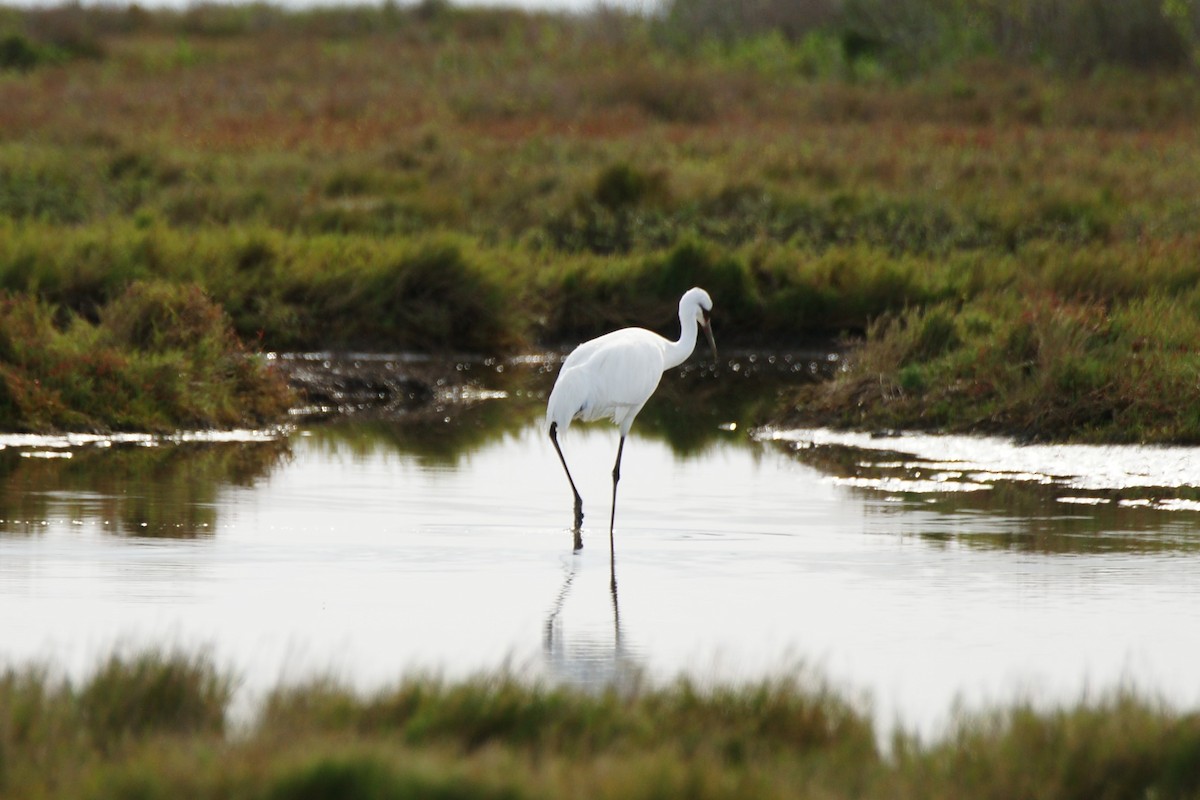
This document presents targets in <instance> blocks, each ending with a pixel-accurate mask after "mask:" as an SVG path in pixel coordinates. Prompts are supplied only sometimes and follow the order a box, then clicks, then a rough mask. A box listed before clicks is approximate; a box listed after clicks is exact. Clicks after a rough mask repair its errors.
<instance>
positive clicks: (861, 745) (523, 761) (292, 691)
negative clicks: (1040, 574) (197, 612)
mask: <svg viewBox="0 0 1200 800" xmlns="http://www.w3.org/2000/svg"><path fill="white" fill-rule="evenodd" d="M232 684H233V681H232V680H231V679H230V677H229V675H228V674H227V673H225V672H223V671H222V670H221V669H219V668H218V667H216V666H215V665H214V664H213V662H212V660H211V658H209V657H208V656H205V655H200V656H189V655H187V654H182V653H171V654H160V653H154V652H151V653H148V654H142V655H133V656H129V657H126V656H118V657H114V658H111V659H108V660H107V661H106V662H105V663H103V664H101V665H100V667H99V669H97V670H96V671H95V672H94V673H93V674H92V675H90V676H89V677H87V678H85V679H84V680H83V681H82V682H81V683H80V684H78V685H76V684H73V683H71V682H68V681H65V680H61V679H56V678H54V677H52V676H51V675H50V674H49V672H48V671H47V670H46V669H38V668H24V669H20V668H11V667H10V668H8V669H6V670H4V671H2V672H0V753H2V754H4V760H3V761H0V793H2V794H3V795H4V796H5V797H43V798H47V799H48V800H51V799H53V798H60V797H62V798H68V797H69V798H76V797H143V798H167V797H247V798H278V799H279V800H285V799H287V800H292V799H298V798H310V797H321V798H332V797H355V798H359V797H361V798H367V797H371V798H375V797H378V798H399V797H446V798H450V797H462V798H468V797H470V798H476V797H482V798H524V797H543V798H556V797H571V798H626V797H697V798H710V799H712V800H718V799H719V798H742V797H757V798H787V797H825V798H850V797H895V798H951V797H954V798H975V797H981V798H984V797H986V798H992V797H994V798H1021V797H1044V798H1093V797H1112V798H1142V797H1192V796H1195V794H1196V792H1197V791H1198V790H1200V769H1197V766H1196V765H1197V764H1198V763H1200V718H1198V717H1197V715H1196V714H1194V713H1188V712H1186V711H1181V710H1175V709H1171V708H1169V707H1167V706H1166V705H1165V704H1163V703H1162V702H1156V701H1155V700H1154V699H1153V698H1146V697H1139V696H1137V695H1135V694H1134V693H1132V692H1131V691H1128V690H1123V691H1116V692H1106V693H1104V694H1102V695H1100V696H1099V697H1097V696H1095V695H1094V694H1091V693H1089V695H1088V696H1085V697H1084V699H1082V700H1080V701H1078V702H1076V703H1074V704H1066V705H1063V706H1060V707H1058V708H1046V707H1041V708H1039V707H1035V706H1034V705H1033V704H1031V703H1029V702H1024V701H1017V702H1014V703H1012V704H1011V705H1009V706H1008V707H1004V708H998V709H996V710H994V711H990V712H983V713H975V714H969V715H968V714H963V715H959V716H958V717H957V719H956V720H955V722H954V723H953V724H952V725H951V726H950V727H949V729H948V730H947V731H946V732H945V733H943V734H941V735H939V736H938V737H937V738H936V739H934V740H932V741H924V740H922V739H920V738H918V737H916V736H913V735H910V734H907V733H904V732H898V733H897V734H896V735H895V736H893V737H892V740H891V745H892V746H891V752H890V753H888V754H883V753H881V752H880V751H879V748H878V747H877V745H876V742H877V741H879V740H880V739H881V738H882V737H881V736H880V732H879V731H878V730H877V726H876V725H875V724H873V723H872V721H871V720H870V717H869V716H868V715H867V714H866V713H865V712H864V711H863V710H862V708H861V705H860V704H859V703H856V702H854V701H852V700H850V699H848V698H847V696H846V695H845V694H842V693H840V692H838V691H835V690H834V689H831V688H829V687H828V685H826V684H825V683H824V682H823V681H821V680H820V679H819V678H818V679H814V678H812V676H810V675H808V674H806V673H803V672H801V673H800V674H799V675H798V676H789V677H783V678H779V679H769V680H763V681H756V682H750V683H745V684H741V685H729V684H725V685H714V686H702V685H698V684H696V683H694V682H690V681H678V682H676V683H674V684H670V685H667V686H663V687H655V686H650V685H642V686H638V687H634V688H633V689H631V690H629V691H622V692H616V691H607V692H583V691H579V690H574V689H569V688H564V687H555V686H546V685H537V684H533V683H529V682H525V681H522V680H519V679H517V678H515V677H513V675H512V674H511V673H504V672H501V673H498V674H492V675H481V676H478V677H475V678H470V679H467V680H461V681H445V680H440V679H436V678H423V677H415V678H413V677H410V678H407V679H404V680H403V681H401V682H400V683H399V684H398V685H397V686H395V687H394V688H390V689H384V690H380V691H378V692H376V693H373V694H369V695H363V694H359V693H356V692H354V691H353V690H351V689H349V688H347V687H346V686H344V685H341V684H338V683H336V682H334V681H332V680H316V681H313V682H310V683H308V684H306V685H300V686H290V687H279V688H277V689H275V690H274V691H273V692H271V693H270V694H269V695H268V697H267V699H266V700H265V702H264V703H263V704H262V707H261V708H260V709H259V713H258V714H257V715H255V717H254V718H253V719H251V720H250V721H249V723H248V724H247V726H246V727H245V728H244V729H239V730H238V731H237V732H236V734H233V735H231V734H230V732H229V731H228V729H227V726H226V724H225V720H226V717H227V714H228V708H229V704H230V701H231V692H230V687H231V685H232Z"/></svg>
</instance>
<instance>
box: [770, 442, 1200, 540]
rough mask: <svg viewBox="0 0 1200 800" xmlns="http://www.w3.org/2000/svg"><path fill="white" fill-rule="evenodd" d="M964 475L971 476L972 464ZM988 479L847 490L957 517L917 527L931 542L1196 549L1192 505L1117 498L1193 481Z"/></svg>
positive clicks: (905, 463)
mask: <svg viewBox="0 0 1200 800" xmlns="http://www.w3.org/2000/svg"><path fill="white" fill-rule="evenodd" d="M788 451H789V452H791V453H792V455H793V456H794V457H795V458H797V459H799V460H800V461H802V462H804V463H805V464H808V465H810V466H812V467H815V468H816V469H818V470H820V471H822V472H824V473H825V474H827V475H832V476H836V477H839V478H852V477H867V478H884V477H896V478H901V479H913V478H916V477H917V474H918V473H921V474H922V475H924V476H925V477H926V478H927V477H928V476H929V475H930V474H932V473H936V472H941V471H943V470H940V469H936V468H930V467H929V465H928V464H927V463H926V462H922V461H920V460H919V459H915V458H913V457H912V456H910V455H908V454H905V453H897V452H888V451H886V450H869V451H867V450H860V449H858V448H855V447H849V446H846V445H821V446H820V447H804V448H798V449H797V448H788ZM874 465H880V466H874ZM998 468H1002V465H998ZM963 479H964V480H969V479H970V474H969V472H968V473H967V474H966V475H964V476H963ZM987 483H988V484H989V485H990V486H991V487H992V488H991V489H987V490H983V491H978V492H954V491H946V492H928V491H922V492H904V491H902V490H890V491H886V492H885V491H882V490H879V489H874V488H861V487H849V488H848V489H847V490H848V491H851V492H855V493H859V494H862V495H864V496H866V497H869V498H873V499H878V498H881V497H883V496H885V495H886V496H900V497H902V498H904V499H905V500H908V501H911V502H912V503H913V504H914V509H915V510H919V511H920V512H921V513H925V514H935V515H940V516H943V517H944V518H946V519H955V520H957V522H956V523H955V527H954V528H953V529H947V530H931V529H930V530H925V531H922V532H920V533H919V534H918V535H919V536H920V537H921V539H922V540H924V541H926V542H927V543H929V544H931V545H935V546H944V545H949V544H954V545H960V546H965V547H971V548H979V549H998V550H1014V551H1020V552H1031V553H1040V554H1044V555H1059V554H1062V555H1067V554H1082V553H1097V554H1098V553H1125V554H1133V553H1147V554H1149V553H1182V552H1195V551H1200V535H1198V534H1197V532H1196V531H1197V528H1196V525H1195V524H1194V523H1195V521H1196V519H1197V516H1198V515H1197V514H1196V512H1192V511H1169V512H1168V511H1163V510H1159V509H1155V508H1146V507H1137V506H1129V505H1122V504H1121V502H1120V501H1121V500H1138V499H1142V498H1150V497H1152V498H1154V499H1157V500H1161V499H1163V498H1164V497H1170V498H1177V499H1181V500H1196V499H1198V498H1200V489H1198V488H1192V487H1181V488H1173V489H1164V490H1152V489H1126V490H1120V491H1117V490H1112V491H1108V492H1082V491H1077V490H1072V489H1068V488H1065V487H1064V486H1062V485H1059V484H1053V483H1051V484H1042V483H1037V482H1034V481H1018V480H997V479H989V480H988V481H987ZM1065 496H1070V497H1098V498H1101V499H1102V500H1106V501H1107V502H1104V503H1099V504H1096V505H1076V504H1069V503H1062V502H1059V500H1058V498H1059V497H1065ZM901 507H902V508H903V507H904V506H901ZM932 527H933V526H932V525H931V526H930V528H932Z"/></svg>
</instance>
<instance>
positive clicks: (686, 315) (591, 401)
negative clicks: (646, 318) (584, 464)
mask: <svg viewBox="0 0 1200 800" xmlns="http://www.w3.org/2000/svg"><path fill="white" fill-rule="evenodd" d="M711 310H712V298H710V297H709V296H708V292H706V291H704V290H703V289H699V288H696V289H689V290H688V291H687V292H686V293H684V295H683V297H682V298H680V300H679V326H680V331H679V340H678V341H675V342H672V341H671V340H669V339H666V338H664V337H662V336H659V335H658V334H657V333H654V332H653V331H648V330H646V329H645V328H622V329H621V330H619V331H613V332H612V333H606V334H605V335H603V336H599V337H597V338H595V339H592V340H590V341H587V342H584V343H583V344H581V345H579V346H578V347H576V348H575V349H574V350H573V351H571V354H570V355H569V356H567V359H566V361H564V362H563V365H562V369H561V370H560V371H559V373H558V380H557V381H556V382H555V384H554V389H553V390H552V391H551V392H550V400H549V402H548V403H547V404H546V426H547V427H549V426H550V425H551V424H552V423H557V426H558V429H559V430H560V431H565V430H566V429H567V427H568V426H569V425H570V424H571V422H572V421H573V420H577V419H579V420H583V421H584V422H591V421H594V420H598V419H605V418H607V419H611V420H612V421H613V423H614V424H616V425H617V427H618V428H620V430H621V435H622V436H624V435H626V434H628V433H629V428H630V426H632V425H633V420H634V418H635V417H636V416H637V414H638V412H639V411H641V410H642V406H644V405H645V404H646V401H647V400H649V399H650V396H651V395H652V394H654V390H655V389H657V388H658V382H659V379H661V378H662V374H663V372H664V371H666V370H668V369H670V368H672V367H675V366H678V365H680V364H682V363H683V362H684V361H685V360H686V359H687V357H688V356H690V355H691V354H692V350H693V349H695V347H696V331H697V325H699V324H703V322H704V318H705V314H707V313H708V312H709V311H711Z"/></svg>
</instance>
